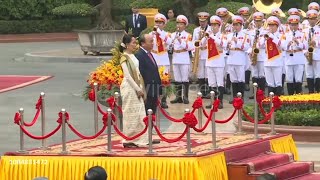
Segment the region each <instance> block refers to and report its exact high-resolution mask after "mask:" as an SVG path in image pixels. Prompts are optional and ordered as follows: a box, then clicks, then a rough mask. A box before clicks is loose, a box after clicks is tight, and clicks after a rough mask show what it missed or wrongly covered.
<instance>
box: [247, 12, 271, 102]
mask: <svg viewBox="0 0 320 180" xmlns="http://www.w3.org/2000/svg"><path fill="white" fill-rule="evenodd" d="M253 20H254V23H255V27H256V28H255V29H253V30H252V31H250V36H251V47H252V48H250V63H251V70H252V83H257V84H258V88H259V89H261V90H262V91H265V84H266V78H265V73H264V62H265V61H266V59H267V56H266V49H265V41H264V35H265V34H266V33H267V31H266V29H265V28H264V27H263V24H264V14H263V13H262V12H255V13H254V14H253ZM253 98H254V96H250V99H253Z"/></svg>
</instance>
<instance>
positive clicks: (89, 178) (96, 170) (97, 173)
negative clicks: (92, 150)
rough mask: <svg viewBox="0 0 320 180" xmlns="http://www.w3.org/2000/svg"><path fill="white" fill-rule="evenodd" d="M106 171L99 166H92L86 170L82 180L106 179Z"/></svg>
mask: <svg viewBox="0 0 320 180" xmlns="http://www.w3.org/2000/svg"><path fill="white" fill-rule="evenodd" d="M107 178H108V176H107V172H106V170H105V169H103V168H102V167H101V166H94V167H92V168H90V169H89V170H88V172H86V174H85V175H84V180H107Z"/></svg>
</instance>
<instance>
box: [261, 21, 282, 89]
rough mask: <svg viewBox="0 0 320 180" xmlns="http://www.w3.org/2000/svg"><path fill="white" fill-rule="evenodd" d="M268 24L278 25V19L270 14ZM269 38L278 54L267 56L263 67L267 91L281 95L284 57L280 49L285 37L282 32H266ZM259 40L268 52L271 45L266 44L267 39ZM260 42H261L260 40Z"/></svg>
mask: <svg viewBox="0 0 320 180" xmlns="http://www.w3.org/2000/svg"><path fill="white" fill-rule="evenodd" d="M267 22H268V24H270V23H276V24H278V25H280V20H279V19H278V18H277V17H275V16H271V17H269V18H268V19H267ZM268 36H269V38H271V40H272V42H273V43H274V44H275V46H276V47H277V49H278V51H279V53H280V54H279V55H277V56H274V57H272V58H271V57H270V59H269V57H267V59H266V61H265V63H264V67H265V75H266V81H267V83H268V89H269V92H274V93H275V95H281V94H282V72H283V65H284V62H283V61H284V58H283V55H282V54H283V53H282V50H284V49H285V46H284V43H282V39H284V38H285V36H284V34H282V33H280V32H279V31H277V32H275V33H273V34H272V33H268ZM260 40H261V41H264V42H265V48H266V52H267V53H268V50H269V49H271V50H272V48H273V47H268V46H267V41H266V40H265V39H263V38H261V39H260ZM260 44H262V42H260Z"/></svg>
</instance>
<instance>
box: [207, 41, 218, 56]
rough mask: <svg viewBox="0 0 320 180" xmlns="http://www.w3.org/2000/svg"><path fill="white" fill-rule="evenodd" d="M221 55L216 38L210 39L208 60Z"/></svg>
mask: <svg viewBox="0 0 320 180" xmlns="http://www.w3.org/2000/svg"><path fill="white" fill-rule="evenodd" d="M219 56H220V53H219V50H218V48H217V45H216V43H215V41H214V39H212V38H209V39H208V61H210V60H214V59H216V58H218V57H219Z"/></svg>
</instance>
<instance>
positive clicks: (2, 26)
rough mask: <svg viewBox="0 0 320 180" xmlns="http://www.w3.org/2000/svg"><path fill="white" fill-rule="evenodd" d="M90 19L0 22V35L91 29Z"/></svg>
mask: <svg viewBox="0 0 320 180" xmlns="http://www.w3.org/2000/svg"><path fill="white" fill-rule="evenodd" d="M91 28H92V25H91V20H90V18H72V19H67V18H65V19H45V20H19V21H18V20H14V21H4V20H0V34H24V33H48V32H70V31H72V30H74V29H91Z"/></svg>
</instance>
